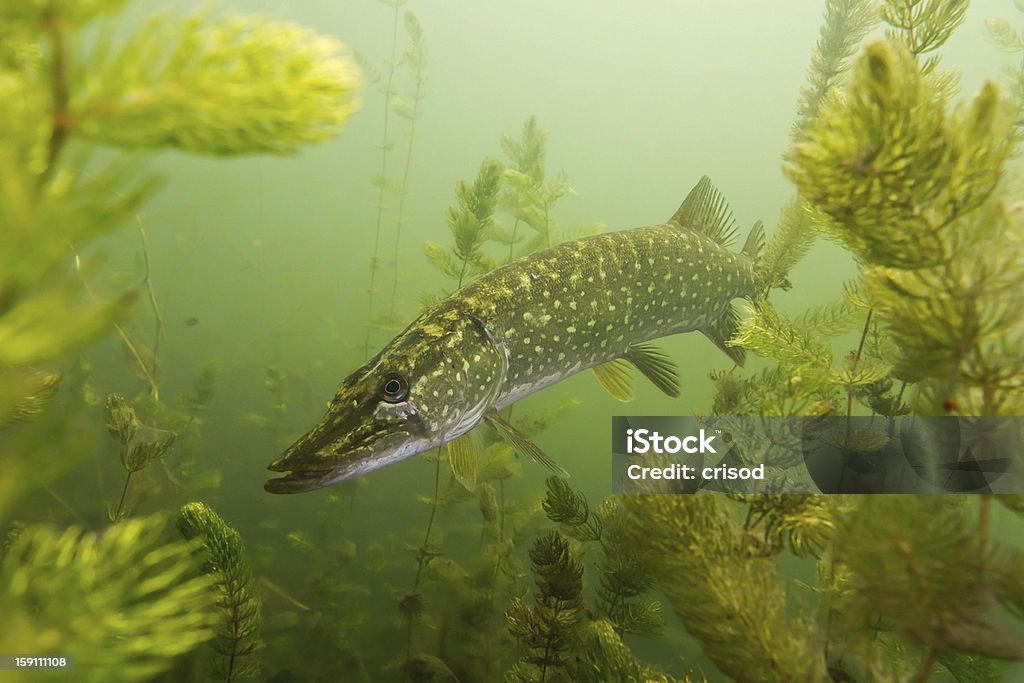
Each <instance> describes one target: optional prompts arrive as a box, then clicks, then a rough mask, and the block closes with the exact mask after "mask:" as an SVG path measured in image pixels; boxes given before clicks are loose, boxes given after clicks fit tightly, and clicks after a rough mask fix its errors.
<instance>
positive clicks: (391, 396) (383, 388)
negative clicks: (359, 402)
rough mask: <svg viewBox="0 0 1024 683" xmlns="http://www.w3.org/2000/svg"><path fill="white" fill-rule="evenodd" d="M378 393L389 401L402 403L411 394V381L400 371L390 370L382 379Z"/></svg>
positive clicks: (384, 399)
mask: <svg viewBox="0 0 1024 683" xmlns="http://www.w3.org/2000/svg"><path fill="white" fill-rule="evenodd" d="M377 395H378V396H380V398H381V400H383V401H387V402H388V403H401V402H402V401H404V400H405V397H406V396H408V395H409V383H408V382H407V381H406V380H405V377H404V376H402V375H401V374H400V373H397V372H389V373H388V374H386V375H384V378H383V379H382V380H381V381H380V386H379V387H378V388H377Z"/></svg>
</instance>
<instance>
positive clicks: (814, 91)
mask: <svg viewBox="0 0 1024 683" xmlns="http://www.w3.org/2000/svg"><path fill="white" fill-rule="evenodd" d="M877 23H878V12H877V10H876V8H875V4H874V2H872V1H871V0H825V22H824V23H823V24H822V27H821V33H820V35H819V36H818V43H817V45H815V46H814V52H813V53H812V54H811V66H810V68H809V69H808V74H807V80H808V82H809V85H808V86H806V87H804V88H803V89H802V90H801V91H800V102H799V104H798V105H797V113H798V119H797V124H796V127H795V128H796V131H795V132H797V133H798V132H799V131H800V130H802V129H803V128H804V127H806V126H807V125H808V124H809V123H810V122H811V121H813V120H814V119H815V117H816V116H817V115H818V109H819V108H820V106H821V102H822V101H823V100H824V99H825V97H826V96H827V95H828V94H829V93H830V92H831V91H832V90H833V89H834V88H835V87H836V85H837V82H838V81H839V79H840V77H841V76H842V75H843V74H844V73H845V72H846V71H847V69H848V68H849V67H848V62H849V59H850V57H852V56H853V53H854V51H855V50H856V49H857V46H858V45H859V44H860V41H861V40H863V39H864V36H866V35H867V34H868V32H869V31H870V30H871V29H872V28H873V27H874V26H875V24H877Z"/></svg>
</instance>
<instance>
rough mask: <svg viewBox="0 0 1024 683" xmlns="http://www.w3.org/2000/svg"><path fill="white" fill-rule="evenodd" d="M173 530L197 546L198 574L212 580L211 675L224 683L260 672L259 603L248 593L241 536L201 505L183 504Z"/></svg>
mask: <svg viewBox="0 0 1024 683" xmlns="http://www.w3.org/2000/svg"><path fill="white" fill-rule="evenodd" d="M178 531H180V532H181V535H182V536H183V537H184V538H185V539H187V540H197V541H198V542H199V543H200V544H201V545H202V555H203V557H204V562H203V570H204V571H205V572H206V573H207V574H209V575H210V576H212V577H214V579H215V581H216V587H217V592H218V594H219V598H218V600H217V607H218V608H220V610H221V618H220V623H219V624H218V626H217V637H216V639H215V641H214V649H216V650H217V652H218V653H219V654H220V655H221V659H219V660H218V661H217V665H216V666H215V668H214V674H213V675H214V676H216V677H217V678H220V679H223V680H224V681H225V683H231V681H234V680H239V679H242V678H252V677H254V676H255V675H256V674H257V673H258V672H259V664H258V662H257V661H256V660H255V658H254V657H253V654H254V653H255V652H256V650H257V649H259V648H260V647H261V646H262V643H261V642H260V640H259V632H260V626H261V622H262V620H261V617H260V600H259V599H258V598H257V597H256V596H255V595H254V593H253V589H252V585H251V584H252V571H251V570H250V569H249V563H248V562H247V561H246V559H245V546H244V545H243V543H242V536H241V535H240V534H239V533H238V532H237V531H235V530H234V529H232V528H231V527H230V526H228V525H227V523H226V522H225V521H224V520H223V519H221V518H220V516H218V515H217V513H216V512H214V511H213V510H212V509H211V508H210V507H209V506H207V505H205V504H204V503H188V504H186V505H184V506H182V508H181V510H180V511H179V512H178Z"/></svg>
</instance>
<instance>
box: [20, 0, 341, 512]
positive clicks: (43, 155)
mask: <svg viewBox="0 0 1024 683" xmlns="http://www.w3.org/2000/svg"><path fill="white" fill-rule="evenodd" d="M127 4H128V3H127V2H126V1H115V0H90V1H89V2H65V1H63V0H61V1H60V2H47V3H43V2H34V1H33V2H24V3H4V4H3V6H2V7H0V25H2V26H3V29H2V32H3V40H2V41H0V43H2V46H0V176H2V177H3V178H4V182H3V185H2V187H0V243H2V244H3V245H4V249H2V250H0V424H4V425H5V439H7V446H9V447H8V448H6V452H8V453H9V455H10V463H9V467H8V468H7V470H6V472H5V474H4V480H3V481H0V509H5V508H6V507H8V506H9V505H10V504H12V503H13V502H14V500H15V499H17V498H20V497H22V496H25V495H28V494H29V493H31V492H32V491H33V490H35V489H36V488H38V487H39V486H44V485H46V484H48V483H50V482H52V481H53V480H55V479H56V478H58V477H59V476H61V475H62V474H64V473H65V472H67V471H68V470H69V469H70V468H71V467H72V466H73V465H74V464H75V462H76V461H77V459H78V458H79V457H81V456H82V455H84V453H85V451H86V449H85V448H73V447H67V446H66V445H60V444H57V443H56V442H55V439H56V438H57V435H59V434H61V433H63V432H62V431H61V430H60V429H48V430H46V431H48V433H49V434H50V436H49V437H48V439H46V440H45V441H44V440H42V438H41V437H39V436H38V435H37V434H36V435H34V434H33V433H32V432H30V431H29V430H28V429H27V428H26V427H23V426H21V425H20V424H18V423H14V424H11V423H10V420H9V418H10V417H12V416H13V415H15V414H22V413H24V412H25V410H35V409H40V410H41V409H42V404H43V402H44V401H42V400H37V399H42V398H44V397H45V395H46V393H47V386H49V383H48V382H45V381H41V380H40V381H36V380H32V381H29V380H28V379H26V377H29V376H30V375H31V374H32V373H33V372H34V371H36V370H38V371H39V372H41V373H48V374H52V373H53V372H54V370H52V369H51V368H52V366H54V365H55V364H56V363H57V362H58V360H59V359H60V358H62V357H63V356H65V355H66V354H67V353H69V352H71V351H73V350H75V349H78V348H81V347H82V346H84V345H85V344H87V343H90V342H93V341H95V340H97V339H99V338H101V337H103V336H105V335H106V334H108V333H109V332H111V331H112V330H118V329H120V330H121V334H122V339H123V340H124V341H125V344H126V345H127V346H128V347H129V349H130V350H131V351H132V352H133V356H134V361H133V362H134V363H135V364H136V365H137V367H138V369H139V370H140V371H141V372H143V374H144V375H145V379H146V381H147V385H148V388H149V392H150V394H151V396H152V398H153V399H154V400H156V399H158V398H159V393H158V380H157V377H156V376H155V375H156V366H155V359H156V354H155V353H151V354H147V353H144V352H143V345H142V344H141V343H139V342H136V341H133V340H132V339H131V338H130V337H129V336H128V335H127V334H125V333H124V328H123V327H121V326H120V321H122V320H124V319H125V318H126V317H127V315H128V314H129V312H130V310H131V306H132V304H133V303H134V302H135V300H136V299H137V298H138V296H139V295H138V293H137V292H136V291H134V290H129V291H126V292H121V293H119V294H116V295H114V296H113V297H109V296H100V295H99V294H98V293H97V292H95V291H94V290H93V289H92V288H91V287H90V286H89V284H88V278H89V277H90V276H92V275H93V274H94V273H95V272H96V270H97V259H96V258H95V257H94V255H93V254H92V252H91V251H90V248H91V244H92V242H93V240H94V239H95V238H97V237H99V236H101V235H105V234H110V233H113V232H115V231H117V230H119V229H120V228H122V227H124V226H125V225H127V224H128V223H129V221H130V220H131V219H132V218H133V217H134V216H136V215H137V212H138V211H139V210H140V208H141V207H142V206H143V204H144V203H145V202H146V201H147V200H148V199H149V198H150V197H151V196H152V195H153V193H154V192H155V190H156V188H157V186H158V183H157V181H156V179H155V178H154V177H153V176H151V175H150V174H147V173H146V172H145V171H144V170H143V169H142V168H141V164H140V163H139V159H138V157H137V154H138V152H139V151H145V150H152V149H155V148H162V147H175V148H179V149H183V150H186V151H189V152H192V153H200V154H215V155H229V154H244V153H251V152H256V151H269V152H274V153H291V152H294V151H296V150H297V149H298V148H299V147H300V146H301V145H302V144H305V143H309V142H314V141H319V140H323V139H326V138H327V137H330V136H332V135H334V134H336V133H337V132H338V131H339V130H340V129H341V126H342V125H343V123H344V121H345V120H346V119H347V118H348V117H349V116H350V115H351V114H352V112H353V111H354V108H355V106H356V104H357V98H356V92H357V89H358V84H359V80H358V74H357V72H356V70H355V68H354V67H353V66H352V64H351V62H350V61H349V60H348V59H347V57H346V56H345V54H344V51H343V48H342V46H341V45H340V44H338V43H336V42H335V41H332V40H329V39H326V38H323V37H321V36H318V35H317V34H315V33H313V32H311V31H309V30H308V29H302V28H300V27H297V26H294V25H290V24H283V23H280V22H275V21H272V20H268V19H265V18H253V17H239V16H236V15H230V14H224V15H217V16H214V15H211V14H201V15H198V16H191V17H183V16H178V15H164V16H161V17H160V18H159V20H154V21H151V22H148V23H145V24H143V25H141V26H135V27H128V28H125V30H120V31H118V38H117V39H116V40H115V39H114V38H113V37H112V36H113V34H114V32H113V31H112V30H111V28H110V26H111V25H112V24H111V22H112V21H114V20H115V19H116V17H115V14H116V12H117V11H118V10H120V9H122V8H123V7H124V6H126V5H127ZM104 146H113V147H117V148H120V149H121V150H123V152H124V153H123V154H110V153H109V152H104V153H102V154H100V153H96V151H97V150H99V149H101V148H102V147H104ZM140 238H141V239H143V240H145V231H144V230H142V229H141V226H140ZM143 255H144V257H145V256H147V255H148V249H147V247H146V245H145V243H143ZM141 289H142V291H143V292H144V293H145V295H146V296H147V298H148V299H149V300H150V303H151V304H152V303H153V302H154V301H155V297H154V296H153V288H152V283H151V282H150V281H149V279H148V275H146V276H145V277H144V280H143V282H142V283H141ZM153 313H154V317H155V319H156V324H157V331H156V338H155V339H154V344H153V346H154V348H155V347H156V346H158V345H159V336H160V335H159V326H160V315H159V311H158V309H156V308H154V309H153ZM33 406H34V407H33ZM44 417H45V416H41V418H44ZM39 448H45V449H47V450H48V451H51V452H52V454H51V455H52V457H46V458H42V460H45V461H46V464H45V466H40V465H39V460H40V458H39V457H38V449H39ZM29 462H30V463H31V465H29V464H19V463H29ZM8 477H10V479H9V480H8ZM15 482H16V483H15Z"/></svg>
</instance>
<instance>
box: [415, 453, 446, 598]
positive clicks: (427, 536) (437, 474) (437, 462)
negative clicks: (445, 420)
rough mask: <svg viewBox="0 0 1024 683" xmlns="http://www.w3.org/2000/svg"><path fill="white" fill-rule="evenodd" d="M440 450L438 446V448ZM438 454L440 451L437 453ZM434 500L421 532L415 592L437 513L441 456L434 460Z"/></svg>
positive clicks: (424, 564) (424, 563)
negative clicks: (425, 528) (424, 527)
mask: <svg viewBox="0 0 1024 683" xmlns="http://www.w3.org/2000/svg"><path fill="white" fill-rule="evenodd" d="M438 450H440V448H438ZM438 456H440V453H438ZM434 465H435V467H434V500H433V501H432V502H431V503H430V518H429V519H428V520H427V530H426V532H425V533H424V534H423V545H422V546H420V558H419V567H417V569H416V580H415V581H413V584H412V590H413V592H414V593H415V592H416V589H417V588H419V586H420V577H421V575H422V574H423V567H424V566H426V559H425V558H426V550H427V544H428V543H429V542H430V531H431V529H433V527H434V515H435V514H436V513H437V498H438V492H439V491H440V488H441V486H440V484H441V458H440V457H438V459H437V460H435V461H434Z"/></svg>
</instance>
